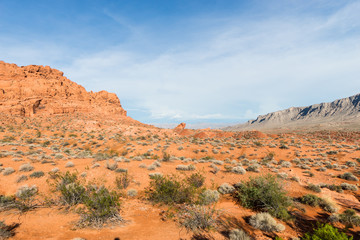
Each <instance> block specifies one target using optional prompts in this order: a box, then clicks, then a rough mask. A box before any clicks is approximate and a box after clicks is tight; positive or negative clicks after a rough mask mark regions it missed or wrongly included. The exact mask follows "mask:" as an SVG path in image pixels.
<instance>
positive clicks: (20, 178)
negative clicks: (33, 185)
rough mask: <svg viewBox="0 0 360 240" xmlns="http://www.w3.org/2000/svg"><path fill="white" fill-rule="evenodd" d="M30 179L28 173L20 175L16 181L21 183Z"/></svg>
mask: <svg viewBox="0 0 360 240" xmlns="http://www.w3.org/2000/svg"><path fill="white" fill-rule="evenodd" d="M26 180H28V177H27V176H26V175H20V176H18V177H17V178H16V183H20V182H22V181H26Z"/></svg>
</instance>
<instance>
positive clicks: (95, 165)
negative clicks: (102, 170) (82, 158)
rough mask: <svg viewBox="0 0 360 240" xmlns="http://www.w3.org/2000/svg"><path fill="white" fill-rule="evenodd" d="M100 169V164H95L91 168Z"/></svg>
mask: <svg viewBox="0 0 360 240" xmlns="http://www.w3.org/2000/svg"><path fill="white" fill-rule="evenodd" d="M98 167H100V164H99V163H94V164H93V165H92V166H91V168H98Z"/></svg>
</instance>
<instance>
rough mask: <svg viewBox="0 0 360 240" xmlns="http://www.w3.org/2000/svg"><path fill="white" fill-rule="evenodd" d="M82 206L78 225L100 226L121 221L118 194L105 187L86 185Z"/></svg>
mask: <svg viewBox="0 0 360 240" xmlns="http://www.w3.org/2000/svg"><path fill="white" fill-rule="evenodd" d="M83 204H84V208H82V209H81V219H80V221H79V223H78V226H80V227H86V226H91V227H102V226H103V225H104V224H108V223H112V224H114V223H118V222H120V221H123V219H122V217H121V216H120V214H119V210H120V200H119V195H118V194H117V193H116V192H114V191H109V190H108V189H107V188H106V187H104V186H100V187H96V186H88V187H87V189H86V195H85V196H84V198H83Z"/></svg>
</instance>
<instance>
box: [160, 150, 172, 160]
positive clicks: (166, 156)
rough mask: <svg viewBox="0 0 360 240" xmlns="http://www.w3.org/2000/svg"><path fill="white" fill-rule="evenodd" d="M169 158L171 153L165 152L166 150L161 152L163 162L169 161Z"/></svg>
mask: <svg viewBox="0 0 360 240" xmlns="http://www.w3.org/2000/svg"><path fill="white" fill-rule="evenodd" d="M170 158H171V155H170V154H169V153H167V152H164V153H163V159H162V161H163V162H169V161H170Z"/></svg>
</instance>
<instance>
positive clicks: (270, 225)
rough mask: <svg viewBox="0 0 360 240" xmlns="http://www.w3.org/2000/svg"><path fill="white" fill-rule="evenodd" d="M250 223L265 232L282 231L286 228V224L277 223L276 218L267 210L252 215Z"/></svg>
mask: <svg viewBox="0 0 360 240" xmlns="http://www.w3.org/2000/svg"><path fill="white" fill-rule="evenodd" d="M249 223H250V225H251V226H253V227H254V228H257V229H260V230H261V231H264V232H281V231H284V230H285V226H284V225H282V224H281V223H277V222H276V220H275V219H274V218H273V217H272V216H271V215H270V214H269V213H266V212H262V213H257V214H255V215H253V216H251V217H250V220H249Z"/></svg>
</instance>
